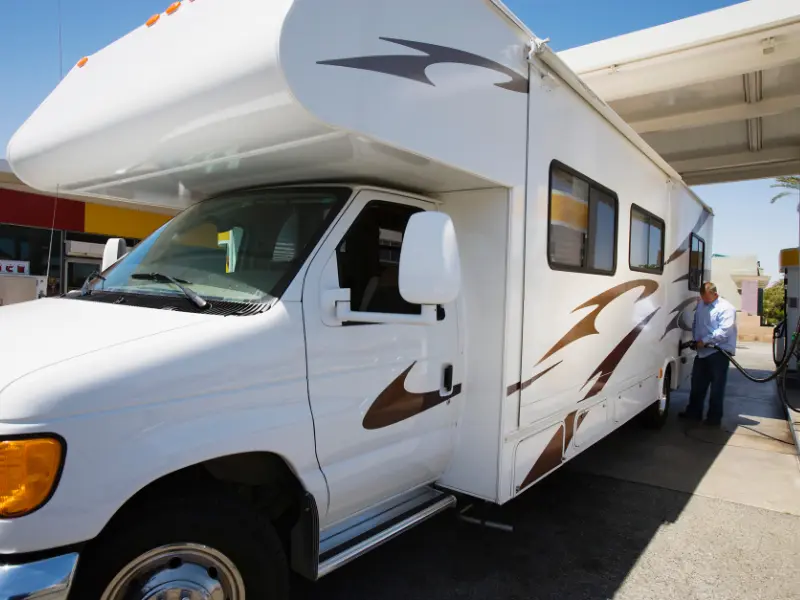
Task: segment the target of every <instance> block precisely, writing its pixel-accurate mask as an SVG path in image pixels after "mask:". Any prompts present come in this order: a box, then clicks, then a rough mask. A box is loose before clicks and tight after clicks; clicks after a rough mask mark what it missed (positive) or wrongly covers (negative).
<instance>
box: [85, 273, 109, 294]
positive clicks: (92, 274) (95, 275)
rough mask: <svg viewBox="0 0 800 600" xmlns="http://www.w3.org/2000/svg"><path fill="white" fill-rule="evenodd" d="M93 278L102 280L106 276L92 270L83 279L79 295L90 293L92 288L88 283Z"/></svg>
mask: <svg viewBox="0 0 800 600" xmlns="http://www.w3.org/2000/svg"><path fill="white" fill-rule="evenodd" d="M95 279H100V280H102V281H105V280H106V278H105V277H104V276H103V275H101V274H100V271H92V272H91V273H89V276H88V277H87V278H86V279H85V280H84V282H83V285H82V286H81V296H88V295H89V294H91V293H92V288H90V287H89V284H90V283H91V282H92V281H94V280H95Z"/></svg>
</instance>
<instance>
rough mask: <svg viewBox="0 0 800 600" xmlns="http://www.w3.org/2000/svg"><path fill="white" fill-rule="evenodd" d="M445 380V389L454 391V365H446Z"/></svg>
mask: <svg viewBox="0 0 800 600" xmlns="http://www.w3.org/2000/svg"><path fill="white" fill-rule="evenodd" d="M443 380H444V381H443V383H444V391H445V393H447V394H449V393H450V392H452V391H453V365H445V367H444V377H443Z"/></svg>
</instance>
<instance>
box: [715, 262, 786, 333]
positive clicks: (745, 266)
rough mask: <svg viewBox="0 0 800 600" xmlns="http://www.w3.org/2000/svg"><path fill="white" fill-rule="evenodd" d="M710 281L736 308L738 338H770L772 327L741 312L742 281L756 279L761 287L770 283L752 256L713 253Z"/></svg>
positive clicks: (755, 317) (757, 318) (754, 316)
mask: <svg viewBox="0 0 800 600" xmlns="http://www.w3.org/2000/svg"><path fill="white" fill-rule="evenodd" d="M711 281H713V282H714V283H715V284H716V286H717V291H718V292H719V295H720V296H722V297H723V298H725V299H726V300H727V301H728V302H730V303H731V304H733V306H734V307H736V311H737V313H736V325H737V329H738V333H739V340H741V341H763V342H771V341H772V327H765V326H762V325H761V317H759V316H758V315H752V314H749V313H746V312H742V283H743V282H744V281H756V282H757V283H758V287H759V288H761V289H764V288H766V287H767V285H769V282H770V276H769V275H766V274H765V273H764V271H763V270H762V269H761V265H760V263H759V262H758V257H757V256H755V255H741V256H726V255H724V254H714V255H713V256H712V257H711Z"/></svg>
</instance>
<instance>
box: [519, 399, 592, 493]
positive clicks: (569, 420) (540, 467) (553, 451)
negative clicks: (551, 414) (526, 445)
mask: <svg viewBox="0 0 800 600" xmlns="http://www.w3.org/2000/svg"><path fill="white" fill-rule="evenodd" d="M577 414H578V411H577V410H573V411H572V412H571V413H569V414H568V415H567V417H566V419H564V425H562V426H561V427H559V429H558V431H556V432H555V434H554V435H553V437H552V438H551V439H550V442H548V444H547V446H545V449H544V450H543V451H542V453H541V454H540V455H539V458H537V459H536V462H535V463H534V464H533V467H532V468H531V470H530V471H529V472H528V474H527V475H526V476H525V479H524V480H523V482H522V484H521V485H520V486H519V488H517V491H519V490H521V489H522V488H525V487H527V486H528V485H530V484H531V483H533V482H534V481H536V480H537V479H539V478H540V477H541V476H542V475H544V474H546V473H548V472H549V471H552V470H553V469H555V468H556V467H557V466H558V465H560V464H561V463H562V462H563V457H564V452H566V451H567V448H569V445H570V444H571V443H572V438H573V436H574V434H575V433H577V431H578V429H580V427H581V423H583V420H584V419H585V418H586V415H588V414H589V411H586V412H584V413H581V416H579V417H578V424H577V425H576V426H575V428H574V429H573V427H572V425H573V423H575V415H577ZM565 425H566V431H564V426H565ZM562 436H564V438H563V439H564V445H563V449H562V445H561V440H562Z"/></svg>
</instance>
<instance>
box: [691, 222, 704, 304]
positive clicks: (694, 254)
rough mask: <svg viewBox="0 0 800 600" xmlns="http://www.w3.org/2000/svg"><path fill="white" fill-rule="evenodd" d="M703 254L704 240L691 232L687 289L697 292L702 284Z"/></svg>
mask: <svg viewBox="0 0 800 600" xmlns="http://www.w3.org/2000/svg"><path fill="white" fill-rule="evenodd" d="M705 256H706V243H705V241H703V239H702V238H699V237H697V236H696V235H695V234H692V236H691V243H690V246H689V289H690V290H692V291H695V292H699V291H700V288H701V287H702V286H703V268H704V265H705Z"/></svg>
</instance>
